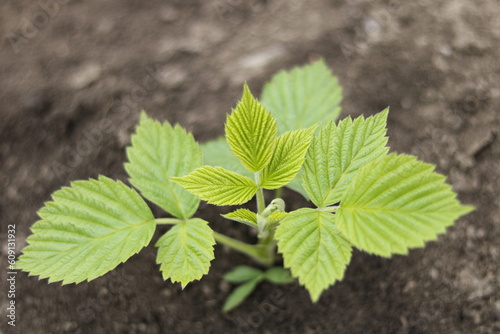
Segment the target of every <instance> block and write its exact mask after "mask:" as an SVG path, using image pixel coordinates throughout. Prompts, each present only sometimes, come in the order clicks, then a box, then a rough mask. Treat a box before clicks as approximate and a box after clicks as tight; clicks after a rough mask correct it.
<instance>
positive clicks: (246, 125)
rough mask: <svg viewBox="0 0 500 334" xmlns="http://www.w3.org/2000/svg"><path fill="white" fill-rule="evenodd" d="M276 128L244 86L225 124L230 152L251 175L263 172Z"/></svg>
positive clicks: (269, 156) (268, 158)
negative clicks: (241, 94) (240, 96)
mask: <svg viewBox="0 0 500 334" xmlns="http://www.w3.org/2000/svg"><path fill="white" fill-rule="evenodd" d="M277 131H278V127H277V125H276V121H275V120H274V117H273V116H272V115H271V114H270V113H268V112H267V111H266V110H265V109H264V107H262V105H261V104H260V103H259V101H257V100H256V99H255V98H254V97H253V96H252V93H251V92H250V89H249V88H248V86H247V85H246V84H245V86H244V88H243V97H242V98H241V101H240V102H239V103H238V105H237V106H236V109H234V110H233V112H232V113H231V115H229V116H228V117H227V121H226V139H227V142H228V143H229V147H230V148H231V151H232V152H233V153H234V155H236V156H237V157H238V158H239V159H240V161H241V162H242V163H243V165H244V166H245V168H247V169H248V170H249V171H251V172H258V171H260V170H262V169H263V168H264V167H265V166H266V165H267V164H268V163H269V161H270V160H271V157H272V155H273V151H274V147H275V145H276V133H277Z"/></svg>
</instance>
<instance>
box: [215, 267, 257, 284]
mask: <svg viewBox="0 0 500 334" xmlns="http://www.w3.org/2000/svg"><path fill="white" fill-rule="evenodd" d="M261 274H262V270H259V269H257V268H253V267H250V266H237V267H236V268H234V269H233V270H231V271H230V272H228V273H225V274H224V277H223V279H224V281H227V282H229V283H243V282H246V281H249V280H251V279H254V278H257V277H259V276H260V275H261Z"/></svg>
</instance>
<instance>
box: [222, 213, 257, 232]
mask: <svg viewBox="0 0 500 334" xmlns="http://www.w3.org/2000/svg"><path fill="white" fill-rule="evenodd" d="M221 216H222V217H224V218H227V219H230V220H234V221H236V222H238V223H242V224H245V225H248V226H251V227H255V228H257V215H256V214H255V212H252V211H250V210H248V209H238V210H235V211H233V212H230V213H228V214H225V215H221Z"/></svg>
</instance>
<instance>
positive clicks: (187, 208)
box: [125, 113, 202, 219]
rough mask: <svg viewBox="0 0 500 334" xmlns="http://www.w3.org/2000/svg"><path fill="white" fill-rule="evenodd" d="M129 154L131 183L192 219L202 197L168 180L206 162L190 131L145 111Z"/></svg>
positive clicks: (173, 211)
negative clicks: (158, 120)
mask: <svg viewBox="0 0 500 334" xmlns="http://www.w3.org/2000/svg"><path fill="white" fill-rule="evenodd" d="M127 157H128V160H129V161H130V162H128V163H126V164H125V169H126V170H127V173H128V174H129V175H130V183H132V184H133V185H134V187H136V188H137V189H139V190H140V191H141V194H142V195H143V196H144V197H146V198H147V199H149V200H150V201H152V202H153V203H155V204H157V205H159V206H160V207H161V208H163V209H164V210H165V211H167V212H168V213H170V214H171V215H173V216H175V217H177V218H182V219H188V218H190V217H191V216H192V215H193V214H194V213H195V212H196V210H197V209H198V205H199V204H200V200H199V198H198V197H196V196H194V195H192V194H190V193H189V192H187V191H186V190H184V189H183V188H182V187H181V186H179V185H177V184H175V183H174V182H172V181H170V180H169V179H168V178H169V177H171V176H183V175H186V174H188V173H189V172H191V171H193V170H194V169H196V168H198V167H200V166H201V165H202V156H201V150H200V148H199V147H198V144H197V143H196V141H195V140H194V138H193V136H192V135H191V134H190V133H187V132H186V131H185V130H184V129H183V128H181V127H180V126H178V125H176V126H175V127H172V126H171V125H170V124H168V123H163V124H161V123H159V122H156V121H153V120H152V119H151V118H149V117H148V116H147V115H146V114H145V113H142V114H141V120H140V123H139V126H138V127H137V130H136V133H135V134H134V135H133V136H132V146H130V147H128V148H127Z"/></svg>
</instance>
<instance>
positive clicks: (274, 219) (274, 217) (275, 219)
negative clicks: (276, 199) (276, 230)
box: [267, 211, 288, 225]
mask: <svg viewBox="0 0 500 334" xmlns="http://www.w3.org/2000/svg"><path fill="white" fill-rule="evenodd" d="M287 214H288V213H287V212H281V211H274V212H273V213H271V214H270V215H269V217H267V223H268V224H269V225H274V224H277V223H279V222H280V221H281V220H283V218H285V217H286V215H287Z"/></svg>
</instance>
